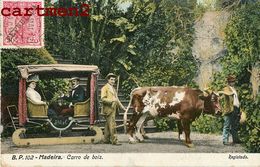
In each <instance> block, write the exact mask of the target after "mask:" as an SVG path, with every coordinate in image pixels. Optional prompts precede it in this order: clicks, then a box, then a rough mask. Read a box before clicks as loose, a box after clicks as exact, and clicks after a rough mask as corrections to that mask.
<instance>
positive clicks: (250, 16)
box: [212, 2, 260, 152]
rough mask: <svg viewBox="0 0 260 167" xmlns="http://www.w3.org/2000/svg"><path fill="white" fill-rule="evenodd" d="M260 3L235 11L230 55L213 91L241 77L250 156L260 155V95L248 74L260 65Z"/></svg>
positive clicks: (229, 34)
mask: <svg viewBox="0 0 260 167" xmlns="http://www.w3.org/2000/svg"><path fill="white" fill-rule="evenodd" d="M259 7H260V3H259V2H257V3H253V4H247V5H244V6H241V8H238V9H237V10H235V11H234V13H233V15H232V17H231V20H230V22H229V23H228V25H227V27H226V32H225V33H226V39H225V42H226V45H227V50H228V54H227V55H226V56H225V57H223V59H221V65H222V67H223V69H222V72H221V73H216V74H215V81H214V82H213V84H212V87H213V88H216V89H218V90H220V89H222V88H223V87H224V85H225V78H226V76H227V75H229V74H234V75H236V76H237V88H238V93H239V99H240V102H241V108H242V109H243V110H244V111H245V112H246V114H247V116H248V117H247V122H246V124H245V125H243V126H242V127H241V130H240V137H241V138H242V140H243V142H244V143H245V146H246V148H247V150H248V151H249V152H259V145H260V141H259V124H260V112H259V110H260V102H259V96H260V95H259V94H258V95H257V97H256V99H255V100H254V98H253V97H252V93H251V92H252V85H251V83H250V73H249V72H248V70H251V69H252V68H254V67H256V65H257V63H259V61H260V54H259V50H260V41H259V39H260V31H259V28H260V18H259V14H260V13H259V12H260V11H259Z"/></svg>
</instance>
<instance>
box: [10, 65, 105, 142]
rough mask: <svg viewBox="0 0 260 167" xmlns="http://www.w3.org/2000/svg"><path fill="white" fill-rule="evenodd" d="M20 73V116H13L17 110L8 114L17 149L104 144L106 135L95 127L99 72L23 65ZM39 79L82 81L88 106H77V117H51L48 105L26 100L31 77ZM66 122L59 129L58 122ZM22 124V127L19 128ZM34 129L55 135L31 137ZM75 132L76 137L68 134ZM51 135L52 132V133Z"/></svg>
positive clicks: (88, 68) (93, 68)
mask: <svg viewBox="0 0 260 167" xmlns="http://www.w3.org/2000/svg"><path fill="white" fill-rule="evenodd" d="M17 68H18V70H19V72H20V80H19V98H18V107H17V110H18V111H17V113H18V115H12V114H11V113H10V111H9V110H10V109H11V108H12V107H13V108H16V106H9V108H8V111H9V115H10V117H11V120H12V123H13V126H14V128H15V132H14V133H13V135H12V140H13V142H14V144H15V145H17V146H30V145H56V144H77V143H83V144H87V143H99V142H100V141H102V140H103V133H102V130H101V128H100V127H97V126H95V123H96V121H97V119H98V100H97V97H98V95H97V93H98V90H97V77H98V74H99V69H98V67H97V66H93V65H70V64H48V65H20V66H17ZM32 74H34V75H38V76H39V78H40V80H44V79H50V78H54V79H58V78H59V79H64V78H65V79H68V78H71V77H75V76H76V77H79V78H80V84H82V85H84V88H85V91H86V92H87V99H86V100H85V101H84V102H78V103H75V104H74V114H73V116H67V117H62V119H59V117H56V118H55V119H53V118H50V117H48V115H47V114H48V107H49V106H48V105H46V104H35V103H33V102H32V101H30V100H29V99H27V97H26V88H27V85H26V79H27V78H28V76H29V75H32ZM55 120H56V121H57V120H58V122H62V125H63V126H60V125H59V126H57V125H56V124H55V122H54V121H55ZM15 121H17V122H19V126H16V125H15V123H14V122H15ZM34 126H38V127H39V126H41V127H44V126H46V127H48V128H49V129H51V131H54V135H48V134H45V135H43V136H41V135H39V134H38V135H37V134H36V135H28V134H27V133H26V131H27V130H28V128H31V127H34ZM67 131H73V132H75V131H76V133H67V134H66V135H64V133H65V132H67ZM50 133H51V132H50Z"/></svg>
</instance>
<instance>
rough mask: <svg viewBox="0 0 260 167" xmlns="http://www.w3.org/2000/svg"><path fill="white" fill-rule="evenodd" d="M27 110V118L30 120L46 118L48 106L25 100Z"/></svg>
mask: <svg viewBox="0 0 260 167" xmlns="http://www.w3.org/2000/svg"><path fill="white" fill-rule="evenodd" d="M27 104H28V106H27V108H28V113H29V117H31V118H48V116H47V113H48V105H47V104H36V103H34V102H32V101H31V100H30V99H27Z"/></svg>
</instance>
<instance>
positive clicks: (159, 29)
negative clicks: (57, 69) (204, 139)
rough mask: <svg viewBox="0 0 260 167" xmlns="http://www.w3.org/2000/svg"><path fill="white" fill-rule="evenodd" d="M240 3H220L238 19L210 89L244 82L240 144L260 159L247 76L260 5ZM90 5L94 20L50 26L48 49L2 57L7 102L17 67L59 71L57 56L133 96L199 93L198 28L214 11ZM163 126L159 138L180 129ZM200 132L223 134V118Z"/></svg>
mask: <svg viewBox="0 0 260 167" xmlns="http://www.w3.org/2000/svg"><path fill="white" fill-rule="evenodd" d="M45 2H46V4H45V6H46V7H50V6H54V7H71V6H73V7H78V6H80V4H81V3H83V1H82V0H77V1H76V2H77V3H75V2H74V1H68V0H59V1H58V3H55V4H51V3H50V1H48V0H46V1H45ZM121 2H122V0H121ZM224 2H225V3H224ZM232 2H233V3H232ZM234 2H236V1H235V0H233V1H232V0H229V1H221V0H219V1H218V3H217V4H218V6H217V7H215V8H216V9H217V10H229V12H231V17H230V18H231V19H230V21H229V24H228V25H227V27H226V30H225V36H226V39H225V44H226V46H227V54H226V55H225V56H224V57H223V58H222V59H220V60H219V62H220V64H221V65H222V71H221V72H218V73H216V74H215V75H214V82H213V83H212V85H211V87H212V88H213V89H216V90H220V89H222V88H223V87H224V84H225V77H226V76H227V75H228V74H235V75H236V76H238V82H237V86H238V90H239V95H240V97H239V98H240V99H241V106H242V108H243V110H244V111H245V112H246V113H247V116H248V119H247V122H246V123H245V124H244V125H242V127H241V130H240V136H241V138H242V140H243V141H244V143H245V148H246V149H247V151H249V152H260V150H259V145H260V140H259V127H260V126H259V125H260V123H259V122H260V121H259V120H260V114H259V110H260V96H259V94H257V96H256V97H253V96H252V86H251V83H250V75H251V74H250V73H249V72H248V70H252V68H259V64H257V63H259V60H260V58H259V57H260V53H259V51H260V17H259V15H260V3H259V2H255V1H252V2H251V1H245V2H246V3H245V2H244V1H240V3H237V4H236V3H234ZM89 3H90V5H91V10H90V15H91V17H46V18H45V44H46V46H45V49H33V50H31V49H18V50H3V52H2V55H1V65H2V66H1V68H2V73H1V75H2V78H1V79H2V82H1V84H2V85H1V86H2V95H7V94H8V93H10V92H17V89H18V73H17V70H16V65H20V64H40V63H43V64H45V63H55V61H54V59H53V58H52V56H57V55H58V56H61V57H62V58H64V59H70V60H73V63H75V64H95V65H98V66H99V67H100V69H101V73H102V74H103V75H105V74H107V73H108V72H110V71H114V72H115V73H117V74H119V75H120V76H121V81H122V83H121V84H122V87H123V89H124V91H125V93H126V94H129V92H130V90H131V89H132V88H134V87H137V86H154V85H156V86H167V85H188V86H192V87H197V85H196V84H195V82H194V78H195V77H196V75H197V71H198V66H199V65H200V62H199V61H198V60H196V59H195V58H194V57H193V56H192V50H191V48H192V45H193V41H194V28H193V25H194V23H195V21H196V20H197V19H199V17H201V16H202V15H203V13H204V12H205V11H207V10H211V9H209V7H207V6H201V5H196V1H195V0H193V1H182V0H161V1H156V0H143V1H140V0H132V5H131V6H130V7H129V8H128V10H127V11H125V10H123V9H122V8H118V5H117V4H118V0H111V1H103V0H99V1H98V2H96V1H94V0H90V1H89ZM234 4H235V5H234ZM216 9H215V10H216ZM51 55H52V56H51ZM156 125H157V127H158V128H159V129H160V130H168V129H173V128H175V124H174V123H172V122H171V121H169V120H168V119H158V120H156ZM193 130H196V131H199V132H202V133H221V130H222V118H221V117H220V118H215V117H209V116H201V117H200V118H198V119H197V120H196V121H195V122H194V123H193Z"/></svg>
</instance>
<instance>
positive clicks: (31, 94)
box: [26, 75, 57, 117]
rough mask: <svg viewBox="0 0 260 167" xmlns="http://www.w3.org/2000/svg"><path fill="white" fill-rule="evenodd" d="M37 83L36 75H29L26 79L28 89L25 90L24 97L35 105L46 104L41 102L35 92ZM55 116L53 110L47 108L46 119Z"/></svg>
mask: <svg viewBox="0 0 260 167" xmlns="http://www.w3.org/2000/svg"><path fill="white" fill-rule="evenodd" d="M38 81H39V76H38V75H30V76H29V77H28V79H27V83H28V88H27V90H26V97H27V98H28V99H29V100H31V101H32V102H33V103H36V104H47V103H46V102H44V101H42V100H41V95H40V94H39V93H38V92H37V91H36V90H35V88H36V85H37V84H36V83H37V82H38ZM55 116H57V114H56V112H55V111H54V110H53V109H50V108H48V117H55Z"/></svg>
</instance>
